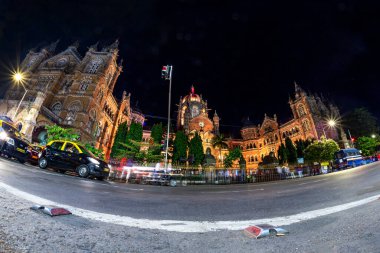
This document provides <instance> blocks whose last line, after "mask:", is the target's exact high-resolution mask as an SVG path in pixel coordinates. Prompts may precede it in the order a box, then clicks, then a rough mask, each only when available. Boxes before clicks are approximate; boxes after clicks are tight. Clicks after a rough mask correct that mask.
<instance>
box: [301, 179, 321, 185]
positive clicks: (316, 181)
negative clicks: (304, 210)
mask: <svg viewBox="0 0 380 253" xmlns="http://www.w3.org/2000/svg"><path fill="white" fill-rule="evenodd" d="M325 180H327V178H325V179H319V180H315V181H310V182H304V183H300V184H297V185H304V184H312V183H318V182H321V181H325Z"/></svg>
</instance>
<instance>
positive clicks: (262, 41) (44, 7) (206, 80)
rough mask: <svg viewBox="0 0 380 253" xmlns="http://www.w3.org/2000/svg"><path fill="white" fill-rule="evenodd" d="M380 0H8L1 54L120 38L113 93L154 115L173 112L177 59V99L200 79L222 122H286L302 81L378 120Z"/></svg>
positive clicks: (3, 5) (8, 58)
mask: <svg viewBox="0 0 380 253" xmlns="http://www.w3.org/2000/svg"><path fill="white" fill-rule="evenodd" d="M377 2H378V1H334V0H330V1H325V2H324V1H306V0H304V1H249V0H247V1H239V0H234V1H206V0H203V1H192V0H172V1H163V0H160V1H159V0H124V1H113V0H107V1H104V0H103V1H94V0H92V1H84V0H76V1H43V0H34V1H22V0H0V61H1V63H3V64H6V65H9V64H11V63H13V64H14V63H15V62H16V59H17V57H20V58H22V57H24V56H25V54H26V53H27V52H28V50H29V49H30V48H33V47H37V46H44V45H46V44H47V43H50V42H52V41H55V40H57V39H60V45H59V47H58V50H64V49H65V48H66V47H67V46H68V45H69V44H71V43H72V42H73V41H75V40H79V41H80V43H81V46H80V51H81V52H82V54H83V53H84V52H85V51H86V50H87V47H89V46H90V45H92V44H94V43H95V42H96V41H100V45H107V44H110V43H111V42H113V41H114V40H115V39H116V38H119V40H120V52H119V54H120V56H121V57H122V58H124V72H123V73H122V75H121V77H120V78H119V80H118V83H117V86H116V90H115V95H116V96H117V97H119V96H120V94H121V92H120V91H122V90H124V89H126V90H127V91H128V92H131V93H132V99H133V103H135V102H136V101H138V103H139V107H140V109H142V111H143V112H144V113H145V114H148V115H157V116H166V115H167V92H168V83H167V82H164V81H163V80H161V79H160V75H161V72H160V71H161V66H162V65H165V64H173V66H174V71H173V90H172V99H173V104H174V103H178V99H179V96H180V95H186V94H187V93H188V91H189V89H190V86H191V85H192V84H194V86H195V91H196V92H197V93H201V94H202V95H203V97H204V98H205V99H207V100H208V105H209V107H210V108H212V109H216V110H217V111H218V114H219V116H220V117H221V119H222V123H224V124H230V125H240V124H241V121H242V118H243V117H246V116H250V119H254V120H257V121H261V120H262V119H263V115H264V113H268V114H270V115H272V114H273V113H277V115H278V116H279V118H280V119H282V120H287V119H288V118H289V117H290V116H291V115H290V109H289V106H288V104H287V101H288V94H293V90H294V85H293V82H294V81H297V83H299V84H300V85H301V86H302V87H303V88H304V89H305V90H309V91H312V92H316V93H324V94H325V95H327V96H330V97H331V98H332V99H333V100H334V101H335V102H336V103H337V104H338V106H339V107H340V108H341V111H342V112H343V113H344V112H347V111H349V110H351V109H353V108H355V107H359V106H366V107H368V108H369V109H370V111H372V112H373V113H375V114H376V116H377V117H379V116H380V113H379V110H378V104H379V103H378V96H379V95H378V93H379V81H380V76H379V75H380V71H379V58H380V15H379V13H380V8H379V7H380V4H379V3H377ZM0 68H1V69H0V73H1V74H2V75H6V74H7V72H6V69H5V68H4V67H3V65H0ZM1 80H3V79H1ZM4 86H5V83H4V82H3V83H1V87H2V89H3V87H4Z"/></svg>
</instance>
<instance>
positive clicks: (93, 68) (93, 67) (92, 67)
mask: <svg viewBox="0 0 380 253" xmlns="http://www.w3.org/2000/svg"><path fill="white" fill-rule="evenodd" d="M101 64H102V60H101V59H94V60H92V61H91V62H90V64H89V65H88V67H87V73H90V74H95V73H96V72H97V71H98V69H99V67H100V65H101Z"/></svg>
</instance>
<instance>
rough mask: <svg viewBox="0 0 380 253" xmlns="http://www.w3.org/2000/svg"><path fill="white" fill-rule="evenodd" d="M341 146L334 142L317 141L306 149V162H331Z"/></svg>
mask: <svg viewBox="0 0 380 253" xmlns="http://www.w3.org/2000/svg"><path fill="white" fill-rule="evenodd" d="M337 151H339V146H338V144H337V143H336V142H335V141H334V140H331V139H329V140H324V141H315V142H314V143H312V144H310V145H309V146H308V147H307V148H306V149H305V160H306V161H309V162H318V163H321V162H329V161H331V160H332V159H333V158H334V153H335V152H337Z"/></svg>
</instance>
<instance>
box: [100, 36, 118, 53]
mask: <svg viewBox="0 0 380 253" xmlns="http://www.w3.org/2000/svg"><path fill="white" fill-rule="evenodd" d="M118 49H119V39H116V40H115V42H114V43H112V44H111V45H109V46H108V47H104V48H103V49H102V52H112V51H115V50H118Z"/></svg>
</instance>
